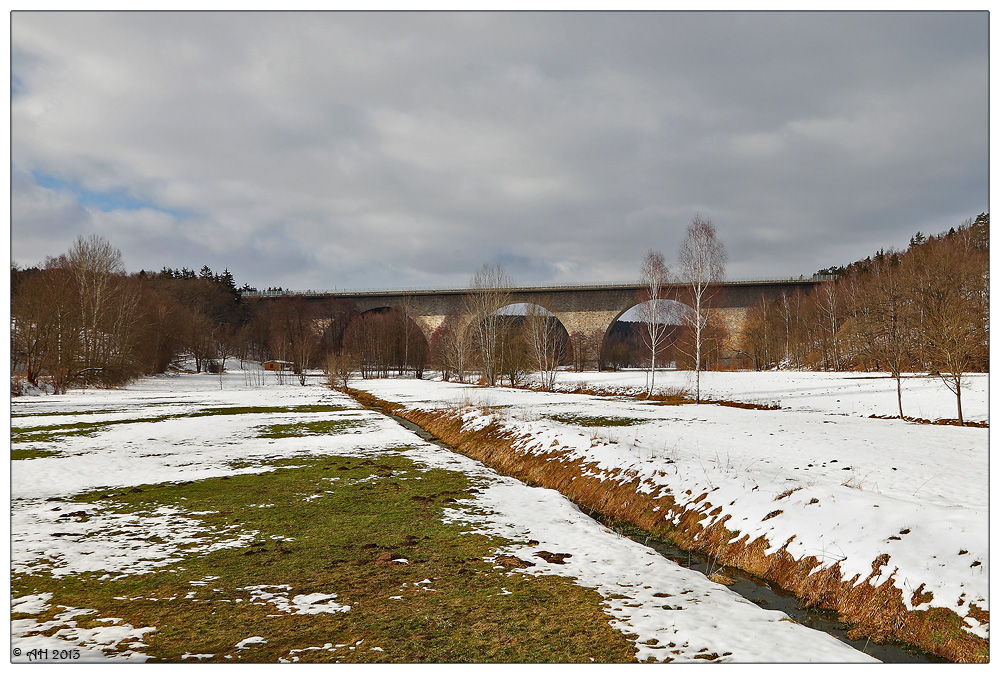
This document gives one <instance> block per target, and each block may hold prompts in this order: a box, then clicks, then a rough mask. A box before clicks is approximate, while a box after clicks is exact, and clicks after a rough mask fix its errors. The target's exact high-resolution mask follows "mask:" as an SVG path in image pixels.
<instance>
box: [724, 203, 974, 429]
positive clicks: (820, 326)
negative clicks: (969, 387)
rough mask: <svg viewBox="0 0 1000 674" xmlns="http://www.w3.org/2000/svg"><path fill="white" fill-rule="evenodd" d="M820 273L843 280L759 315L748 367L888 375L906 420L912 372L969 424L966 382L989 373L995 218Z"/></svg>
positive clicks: (744, 344)
mask: <svg viewBox="0 0 1000 674" xmlns="http://www.w3.org/2000/svg"><path fill="white" fill-rule="evenodd" d="M820 273H827V274H833V275H835V276H837V277H838V278H836V279H835V280H832V281H828V282H826V283H824V284H823V285H821V286H820V287H819V288H817V289H816V290H814V291H813V292H811V293H809V294H805V293H802V292H799V291H796V292H794V293H790V294H786V295H783V296H782V297H781V298H779V299H778V300H775V301H773V302H765V301H761V302H760V303H759V304H757V305H755V306H753V307H752V308H751V310H750V311H749V313H748V315H747V318H746V322H745V324H744V326H743V329H742V331H741V333H740V337H739V340H738V351H739V353H740V354H742V356H743V357H744V359H745V362H746V364H747V365H748V366H749V367H752V368H754V369H757V370H764V369H772V368H777V367H791V368H811V369H817V370H861V371H884V372H889V373H890V374H891V375H892V376H893V377H894V378H895V379H896V393H897V402H898V411H899V416H900V417H902V416H904V414H903V395H902V383H901V379H902V375H903V373H904V372H926V373H930V374H933V375H937V376H940V377H941V380H942V381H943V382H944V383H945V385H946V386H947V387H948V388H949V389H950V390H951V391H952V392H953V393H954V394H955V396H956V399H957V405H958V418H959V422H960V423H962V422H963V418H962V379H963V377H964V375H965V374H966V373H969V372H986V371H988V369H989V214H988V213H982V214H980V215H979V216H978V217H976V218H974V219H973V218H970V219H969V220H966V221H965V222H963V223H962V224H961V225H960V226H959V227H957V228H954V227H953V228H951V229H950V230H948V231H947V232H942V233H941V234H938V235H933V236H925V235H924V234H922V233H920V232H917V234H916V235H914V236H913V237H912V238H911V239H910V245H909V246H908V247H907V249H906V250H903V251H898V250H893V249H889V250H880V251H878V252H877V253H876V254H875V255H874V256H870V257H868V258H865V259H864V260H860V261H857V262H854V263H852V264H849V265H847V266H845V267H832V268H829V269H825V270H822V271H821V272H820Z"/></svg>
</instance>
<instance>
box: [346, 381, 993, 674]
mask: <svg viewBox="0 0 1000 674" xmlns="http://www.w3.org/2000/svg"><path fill="white" fill-rule="evenodd" d="M351 393H352V395H354V396H355V397H356V398H357V399H358V400H359V401H361V402H362V403H364V404H366V405H370V406H375V407H380V408H381V409H383V410H384V411H386V412H390V413H392V414H395V415H398V416H400V417H403V418H405V419H407V420H409V421H411V422H413V423H415V424H417V425H418V426H420V427H422V428H424V429H425V430H427V431H428V432H430V433H432V434H433V435H435V436H436V437H438V438H440V439H441V440H443V441H444V442H446V443H448V444H449V445H450V446H452V447H454V448H456V449H457V450H458V451H460V452H461V453H463V454H465V455H467V456H469V457H471V458H474V459H477V460H479V461H482V462H483V463H485V464H487V465H489V466H490V467H491V468H493V469H494V470H497V471H499V472H501V473H504V474H507V475H510V476H513V477H516V478H517V479H519V480H522V481H524V482H526V483H528V484H534V485H538V486H543V487H547V488H550V489H556V490H558V491H559V492H561V493H562V494H564V495H565V496H567V497H568V498H570V499H571V500H573V501H574V502H575V503H577V504H578V505H580V506H581V507H583V508H586V509H589V510H593V511H596V512H597V513H600V514H601V515H602V516H603V517H606V518H610V519H614V520H619V521H623V522H627V523H629V524H631V525H634V526H637V527H640V528H641V529H643V530H646V531H649V532H651V533H653V534H654V535H655V536H657V537H661V538H664V539H667V540H670V541H672V542H673V543H675V544H676V545H677V546H678V547H680V548H682V549H684V550H692V551H696V552H699V553H702V554H705V555H708V556H709V557H711V558H712V559H714V560H716V561H717V562H718V563H720V564H725V565H727V566H732V567H736V568H739V569H743V570H745V571H747V572H749V573H752V574H754V575H755V576H758V577H760V578H763V579H766V580H769V581H772V582H774V583H776V584H777V585H779V586H780V587H782V588H784V589H785V590H788V591H790V592H792V593H794V594H795V595H796V596H797V597H799V598H800V599H801V600H802V602H803V603H805V604H806V605H809V606H816V607H819V608H825V609H831V610H834V611H836V612H837V613H838V614H839V615H840V616H841V618H842V619H843V620H844V621H845V622H848V623H851V624H853V625H854V626H855V627H854V628H853V629H852V630H851V632H850V633H849V634H850V636H851V637H852V638H870V639H871V640H872V641H874V642H881V641H885V640H896V641H902V642H905V643H910V644H914V645H916V646H917V647H919V648H921V649H923V650H926V651H927V652H929V653H933V654H935V655H938V656H940V657H944V658H946V659H948V660H952V661H955V662H986V661H988V657H989V644H988V641H986V640H984V639H981V638H979V637H975V636H973V635H970V634H969V633H967V632H965V631H964V630H963V629H962V627H961V626H962V618H961V617H960V616H958V615H956V614H955V613H954V612H952V611H949V610H946V609H940V608H931V609H929V610H927V611H908V610H907V609H906V607H905V604H904V601H903V596H902V593H901V591H900V590H899V589H898V588H896V587H895V586H894V585H893V583H892V579H891V578H890V579H888V580H886V581H884V582H882V583H881V584H879V585H873V584H872V579H873V578H877V577H878V576H879V572H880V569H881V567H882V565H884V564H885V561H886V560H882V559H876V560H875V561H874V563H873V564H872V571H871V573H870V574H869V575H868V576H867V577H866V578H860V577H858V576H853V577H851V578H847V579H845V578H843V574H842V572H841V569H840V568H839V565H834V566H827V567H821V565H820V563H819V561H818V560H817V559H816V558H814V557H805V558H802V559H794V558H793V557H792V556H791V555H790V554H788V553H787V551H786V550H785V548H784V546H782V547H781V548H779V549H778V550H777V552H774V553H772V554H770V555H768V554H766V553H767V550H769V549H770V548H771V547H772V546H771V544H770V542H769V541H768V540H766V539H765V538H764V537H762V536H760V537H757V538H755V539H752V540H751V539H750V538H749V536H748V535H747V534H743V535H742V536H741V535H740V534H739V532H736V531H731V530H729V529H728V528H727V527H726V520H727V519H728V517H726V518H722V519H721V520H718V521H715V522H713V523H712V524H709V525H706V524H705V523H704V521H705V520H707V519H709V518H708V515H712V514H717V513H718V511H717V510H716V508H718V506H717V505H716V504H713V503H712V501H711V494H710V493H703V494H690V493H688V494H686V496H687V497H693V499H692V501H691V502H690V503H689V504H688V505H687V507H681V506H679V505H678V504H677V503H675V501H674V498H673V497H672V495H671V494H670V493H667V492H666V491H665V490H664V489H662V488H660V487H654V488H653V489H652V490H651V491H649V493H643V491H642V490H641V489H640V487H641V486H643V485H641V483H640V480H639V479H638V478H635V477H634V476H632V475H629V474H627V473H623V472H621V471H620V470H617V469H616V470H613V471H600V470H598V469H597V467H596V465H595V464H588V463H584V462H583V460H582V459H575V460H570V459H569V458H568V457H567V456H566V455H565V454H564V453H563V452H561V451H560V448H554V449H553V450H552V451H550V452H548V453H544V454H531V453H528V452H525V451H519V450H518V449H517V447H516V445H517V440H518V439H519V438H518V437H517V436H515V435H514V434H511V433H510V432H504V431H502V430H501V429H500V428H499V427H498V426H496V425H493V424H491V425H488V426H486V427H484V428H481V429H479V430H475V431H472V430H462V422H461V420H460V419H459V418H458V417H457V416H456V415H455V414H454V413H451V412H448V411H435V412H427V411H412V410H407V409H405V408H404V407H402V406H401V405H397V404H394V403H389V402H386V401H382V400H380V399H378V398H375V397H374V396H372V395H370V394H368V393H365V392H363V391H352V392H351ZM647 487H648V485H647ZM787 544H788V542H786V543H785V545H787ZM921 590H922V588H918V589H917V591H915V592H914V594H913V596H912V597H911V598H910V599H911V601H912V603H913V604H914V605H919V604H920V603H921ZM980 614H981V619H982V621H984V622H985V621H988V620H989V615H988V613H987V612H985V611H981V612H980Z"/></svg>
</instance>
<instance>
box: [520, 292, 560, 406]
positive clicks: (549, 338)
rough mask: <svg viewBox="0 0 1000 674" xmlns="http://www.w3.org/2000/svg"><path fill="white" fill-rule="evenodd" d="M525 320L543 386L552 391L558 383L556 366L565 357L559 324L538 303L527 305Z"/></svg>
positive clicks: (529, 341)
mask: <svg viewBox="0 0 1000 674" xmlns="http://www.w3.org/2000/svg"><path fill="white" fill-rule="evenodd" d="M524 320H525V328H526V336H527V341H528V346H529V348H530V349H531V353H532V356H534V361H535V362H534V365H535V367H536V368H538V376H539V378H540V379H541V383H542V388H543V389H544V390H546V391H551V390H552V388H553V387H554V386H555V383H556V368H557V367H558V366H559V362H560V361H561V360H562V357H563V347H564V344H563V343H562V340H560V339H559V337H560V334H559V325H558V323H556V319H555V317H554V316H552V315H551V314H550V313H548V312H547V311H545V310H544V309H542V308H541V307H540V306H538V305H537V304H529V305H527V306H526V307H525V315H524Z"/></svg>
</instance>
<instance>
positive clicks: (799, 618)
mask: <svg viewBox="0 0 1000 674" xmlns="http://www.w3.org/2000/svg"><path fill="white" fill-rule="evenodd" d="M371 409H374V410H376V411H378V412H380V413H382V414H385V415H386V416H388V417H389V418H391V419H392V420H394V421H396V422H397V423H399V424H400V425H402V426H403V427H404V428H406V429H408V430H411V431H413V432H414V433H416V434H417V435H419V436H420V437H421V438H422V439H424V440H427V441H428V442H431V443H434V444H435V445H438V446H440V447H444V448H445V449H448V450H451V451H454V449H453V448H452V447H450V446H449V445H448V444H447V443H444V442H442V441H441V440H439V439H438V438H437V437H435V436H434V435H432V434H431V433H428V432H427V431H425V430H424V429H423V428H421V427H420V426H418V425H416V424H415V423H413V422H411V421H408V420H406V419H404V418H402V417H399V416H396V415H394V414H388V413H386V412H385V411H384V410H382V409H379V408H377V407H372V408H371ZM585 512H587V511H585ZM588 514H589V515H590V517H591V518H593V519H594V520H595V521H597V522H600V523H601V524H603V525H604V526H607V527H609V528H611V529H613V530H615V531H619V532H621V534H622V535H623V536H627V537H628V538H631V539H632V540H634V541H637V542H639V543H642V544H644V545H646V546H648V547H650V548H652V549H653V550H656V551H657V552H658V553H659V554H661V555H663V556H664V557H666V558H667V559H669V560H671V561H673V562H675V563H677V564H680V565H681V566H683V567H685V568H688V569H692V570H694V571H699V572H701V573H703V574H705V575H706V576H707V575H710V574H712V573H715V572H721V573H723V574H725V575H726V576H729V577H730V578H732V579H733V580H734V581H735V582H734V583H733V584H732V585H730V586H729V589H730V590H732V591H733V592H736V593H737V594H739V595H741V596H743V597H746V598H747V599H749V600H750V601H752V602H753V603H755V604H757V605H758V606H760V607H761V608H765V609H768V610H775V611H781V612H783V613H785V614H786V615H787V616H788V617H789V618H791V619H792V620H794V621H795V622H797V623H799V624H801V625H804V626H806V627H809V628H811V629H814V630H819V631H821V632H826V633H827V634H829V635H831V636H833V637H834V638H836V639H839V640H840V641H843V642H844V643H847V644H849V645H850V646H851V647H853V648H855V649H856V650H859V651H862V652H864V653H867V654H868V655H870V656H872V657H873V658H877V659H879V660H881V661H882V662H895V663H900V662H948V661H947V660H945V659H943V658H940V657H938V656H936V655H932V654H930V653H925V652H924V651H921V650H920V649H918V648H915V647H913V646H910V645H908V644H900V643H882V644H876V643H873V642H871V641H870V640H868V639H850V638H848V636H847V632H848V630H849V629H851V626H850V625H848V624H847V623H843V622H841V621H840V620H839V619H838V618H837V613H836V611H830V610H826V609H817V608H809V607H802V606H801V603H800V602H799V600H798V598H797V597H796V596H795V595H794V594H792V593H791V592H788V591H787V590H784V589H782V588H781V587H779V586H778V585H776V584H775V583H772V582H770V581H767V580H764V579H762V578H757V577H756V576H753V575H751V574H749V573H746V572H744V571H741V570H739V569H736V568H732V567H723V566H720V565H719V564H717V563H714V562H713V561H712V560H711V559H710V558H709V557H708V556H707V555H702V554H700V553H697V552H690V551H687V550H682V549H681V548H679V547H677V546H675V545H673V544H671V543H669V542H668V541H663V540H659V539H654V538H653V537H651V536H650V535H649V534H648V533H647V532H645V531H642V530H641V529H638V528H635V527H631V526H628V525H625V526H623V525H622V524H621V523H620V522H611V521H608V520H607V519H606V518H603V517H601V516H600V514H599V513H597V512H588Z"/></svg>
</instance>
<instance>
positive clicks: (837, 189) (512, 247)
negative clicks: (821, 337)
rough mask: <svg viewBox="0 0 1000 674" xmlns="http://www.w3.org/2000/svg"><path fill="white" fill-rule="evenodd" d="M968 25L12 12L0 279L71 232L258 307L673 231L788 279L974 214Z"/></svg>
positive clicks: (130, 260)
mask: <svg viewBox="0 0 1000 674" xmlns="http://www.w3.org/2000/svg"><path fill="white" fill-rule="evenodd" d="M986 21H987V15H986V14H985V13H979V14H973V13H965V14H958V13H955V14H947V13H940V14H906V13H898V14H877V13H871V14H849V13H843V14H809V13H804V14H773V13H761V14H749V15H734V14H675V13H645V14H627V13H606V14H588V13H579V14H553V13H541V14H528V13H500V14H491V13H470V14H448V13H426V14H392V13H337V12H331V13H318V14H308V13H287V14H282V13H270V14H252V13H229V14H218V13H166V14H152V13H83V12H74V13H51V12H50V13H28V12H16V13H14V15H13V18H12V51H13V53H14V58H12V76H13V78H14V81H15V84H16V86H15V94H14V96H13V98H12V103H11V128H12V145H11V155H12V162H13V164H14V165H15V166H16V167H17V169H16V170H17V171H18V172H20V173H19V175H20V178H19V179H18V180H20V181H21V182H20V183H18V184H15V186H14V189H13V190H12V216H13V219H12V231H11V235H12V236H11V239H12V255H13V256H14V258H15V259H17V260H19V261H21V262H29V263H30V262H33V261H38V260H40V259H41V258H43V257H44V256H45V255H56V254H59V253H61V252H63V250H65V245H68V243H69V242H71V241H72V239H73V238H74V237H75V235H76V234H78V233H86V232H84V231H82V229H83V228H85V227H90V228H91V229H93V228H99V229H100V230H101V233H104V234H105V235H106V236H107V237H108V238H109V239H110V240H111V241H112V243H114V244H115V245H117V246H119V247H120V248H122V251H123V254H124V256H125V260H126V263H127V264H128V265H129V266H130V267H132V268H138V267H140V266H145V267H147V268H149V267H156V268H159V267H160V266H163V265H166V266H174V267H179V266H189V267H200V266H201V265H202V264H206V263H207V264H209V265H210V266H212V267H213V268H223V267H229V268H230V269H231V270H233V272H234V273H235V274H237V279H238V280H239V281H241V282H242V281H243V280H247V281H249V282H251V283H253V284H256V285H262V286H268V285H284V286H286V287H290V286H295V287H298V286H302V287H332V286H340V287H344V286H348V285H352V284H356V285H364V286H379V285H407V284H410V283H412V284H414V285H440V284H452V283H455V282H456V279H458V282H462V281H464V280H467V279H468V278H469V277H470V276H471V274H472V273H473V272H474V271H475V269H477V268H478V267H479V266H480V265H481V264H482V263H483V262H484V261H487V260H490V261H493V260H499V259H509V260H511V261H512V264H517V265H518V269H519V271H520V272H521V273H523V274H524V275H525V277H524V278H519V279H517V280H520V281H525V282H530V281H552V280H558V281H573V280H576V281H580V282H590V281H600V280H618V279H623V278H624V279H627V278H631V277H633V276H635V275H636V273H637V272H636V270H637V267H638V263H639V259H640V257H641V255H642V254H643V252H644V251H645V250H646V249H647V248H649V247H654V248H660V249H662V250H664V251H665V252H666V253H667V256H668V257H670V256H671V251H672V250H673V247H674V246H676V244H677V243H678V242H679V240H680V237H681V235H682V233H683V229H684V227H685V226H686V224H687V223H688V222H689V220H690V218H691V217H692V216H693V214H694V213H695V212H696V211H700V212H701V213H702V214H703V215H708V216H709V217H712V218H713V220H715V222H716V225H717V226H718V227H719V231H720V234H722V236H723V237H724V239H725V240H726V242H727V243H728V244H729V246H730V249H731V251H732V254H731V255H730V266H731V273H732V274H733V275H740V276H762V275H767V274H789V275H796V276H797V275H799V274H802V273H805V274H809V273H811V272H813V271H815V270H816V269H817V268H819V267H824V266H827V265H829V264H834V263H840V262H846V261H849V260H851V259H855V258H857V257H863V256H865V255H867V254H869V253H871V252H872V250H874V249H877V248H879V247H883V246H888V245H900V244H901V243H905V241H906V240H908V238H909V236H910V235H911V234H912V233H913V232H914V231H915V230H916V229H922V230H924V231H938V230H941V229H946V228H947V227H949V226H952V225H954V224H957V222H953V221H952V220H950V218H954V217H957V214H961V217H960V218H959V221H960V220H961V219H962V218H964V217H968V216H969V215H974V214H976V213H978V212H979V211H981V210H986V209H987V208H988V190H987V177H986V176H987V172H986V162H987V158H988V148H987V144H986V138H987V132H988V122H987V109H988V107H987V103H988V99H987V92H988V81H987V65H988V60H987V53H988V44H987V40H986V33H985V30H984V26H985V24H986ZM956 101H961V104H956ZM942 167H947V170H945V169H944V168H942ZM32 171H34V172H37V173H38V174H42V175H50V176H54V177H55V178H57V179H59V180H64V181H68V182H71V183H73V182H75V183H76V184H78V185H79V186H80V187H81V188H82V189H86V190H90V191H92V192H97V193H111V192H120V193H122V194H127V195H129V196H130V197H131V198H133V199H135V200H137V201H138V202H140V203H141V204H144V205H147V206H148V208H145V209H139V210H140V211H141V212H139V211H137V210H136V209H135V208H134V206H133V209H132V210H130V211H111V212H104V211H93V210H92V209H91V210H88V209H86V208H83V207H79V206H76V205H74V203H73V200H72V198H71V197H70V196H69V195H68V194H65V193H63V194H54V193H48V194H47V193H46V192H52V191H51V190H44V189H43V188H40V187H38V186H37V185H33V184H30V183H31V182H32V180H31V176H32ZM25 181H27V182H25ZM172 214H181V215H172ZM64 242H65V245H64ZM831 257H834V259H831ZM515 261H516V262H515ZM244 274H245V275H244Z"/></svg>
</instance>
